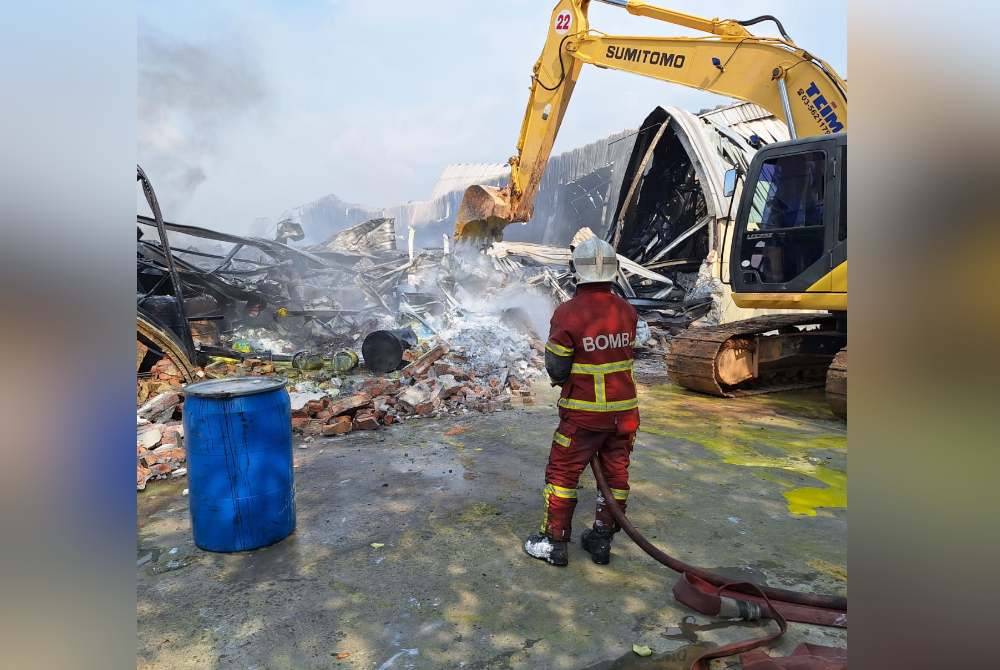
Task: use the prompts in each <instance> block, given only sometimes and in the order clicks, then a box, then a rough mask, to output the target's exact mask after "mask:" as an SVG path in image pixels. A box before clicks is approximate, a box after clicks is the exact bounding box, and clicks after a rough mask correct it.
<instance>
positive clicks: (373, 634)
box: [137, 384, 847, 670]
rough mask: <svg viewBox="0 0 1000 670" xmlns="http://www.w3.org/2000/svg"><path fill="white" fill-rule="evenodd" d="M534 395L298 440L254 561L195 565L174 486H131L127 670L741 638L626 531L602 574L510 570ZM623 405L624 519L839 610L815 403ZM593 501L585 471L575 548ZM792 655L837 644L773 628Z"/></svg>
mask: <svg viewBox="0 0 1000 670" xmlns="http://www.w3.org/2000/svg"><path fill="white" fill-rule="evenodd" d="M538 393H539V395H538V397H537V399H536V403H535V404H534V405H527V406H524V407H517V408H515V409H511V410H507V411H502V412H497V413H493V414H487V415H482V414H469V415H466V416H463V417H458V418H447V419H441V420H428V419H420V420H413V421H407V422H406V423H404V424H401V425H396V426H392V427H389V428H385V429H382V430H379V431H373V432H356V433H351V434H349V435H346V436H342V437H337V438H325V439H317V440H315V441H313V442H311V443H309V444H308V445H306V444H304V443H303V442H302V441H301V438H299V439H297V440H296V443H295V444H296V448H295V461H296V464H297V466H296V469H295V475H296V501H297V507H298V525H297V530H296V532H295V533H294V534H293V535H292V536H291V537H289V538H287V539H286V540H284V541H282V542H280V543H278V544H276V545H274V546H272V547H268V548H265V549H261V550H258V551H255V552H247V553H240V554H213V553H208V552H202V551H200V550H198V549H197V548H195V547H194V545H193V542H192V540H191V532H190V521H189V517H188V499H187V497H186V496H184V495H182V491H183V489H184V488H185V487H186V486H187V482H186V479H181V480H176V481H166V482H153V483H151V484H150V485H149V487H148V489H147V490H146V491H145V492H142V493H140V494H139V496H138V508H139V515H138V518H139V528H138V534H139V542H138V553H137V563H138V564H139V565H138V567H137V572H138V587H137V600H138V605H137V608H138V612H137V615H138V628H139V639H138V660H137V666H138V667H141V668H164V669H167V668H268V669H270V668H345V669H346V668H359V669H360V668H373V669H377V670H389V669H390V668H395V669H404V668H467V669H470V670H471V669H480V670H486V669H490V668H566V669H577V668H589V669H592V670H596V669H597V668H660V669H663V670H672V669H673V668H687V667H688V666H689V665H690V662H691V660H692V659H693V657H694V656H697V653H698V652H699V650H701V649H704V648H706V647H707V646H709V645H712V644H719V643H725V642H730V641H734V640H739V639H746V638H749V637H756V636H758V635H760V634H761V632H762V630H763V629H762V628H760V627H758V626H756V625H753V624H744V623H739V624H731V623H728V622H716V621H713V620H712V619H711V618H710V617H705V616H703V615H700V614H696V613H693V612H691V611H690V610H688V609H686V608H684V607H683V606H680V605H678V604H677V603H675V602H674V601H673V599H672V597H671V594H670V588H671V586H672V585H673V582H674V580H675V578H676V575H675V574H674V573H672V572H670V571H669V570H667V569H666V568H664V567H662V566H660V565H659V564H658V563H656V562H654V561H653V560H652V559H650V558H648V557H647V556H646V555H645V554H643V553H642V552H641V550H639V549H638V548H637V547H635V546H634V545H633V544H632V543H631V542H630V541H629V540H628V538H627V537H625V536H624V535H620V536H619V537H618V538H616V540H615V545H614V549H613V557H612V562H611V564H610V565H608V566H598V565H594V564H593V563H591V561H590V560H589V557H588V556H587V555H586V554H585V553H584V552H583V551H582V550H581V549H580V548H579V545H577V544H575V543H574V544H572V545H571V546H570V565H569V567H567V568H554V567H551V566H548V565H545V564H543V563H541V562H540V561H536V560H532V559H530V558H528V557H527V556H525V555H524V554H523V553H522V551H521V548H520V543H521V539H522V538H523V537H524V536H525V535H527V534H528V533H529V532H532V531H533V530H535V528H536V527H537V525H538V522H539V520H540V513H541V487H542V485H543V483H544V482H543V471H544V466H545V460H546V457H547V452H548V448H549V441H550V440H551V436H552V431H553V430H554V429H555V425H556V419H555V410H554V398H555V394H554V392H553V391H552V390H550V389H548V388H545V387H538ZM640 398H641V403H642V404H641V407H640V411H641V412H642V424H643V425H642V429H641V432H640V434H639V436H638V438H637V441H636V449H635V452H634V454H633V463H632V468H631V471H632V494H631V496H630V498H629V515H630V517H631V518H632V520H633V522H634V523H635V524H636V525H637V526H638V527H639V528H640V529H641V530H642V531H643V533H644V534H645V535H646V536H647V537H648V538H649V539H651V540H652V541H653V542H654V543H656V544H658V545H659V546H661V547H662V548H663V549H664V550H666V551H668V552H669V553H674V554H676V555H677V556H678V557H679V558H682V559H683V560H686V561H688V562H691V563H695V564H698V565H701V566H704V567H709V568H721V569H723V570H725V571H727V572H729V573H731V574H733V575H734V576H735V575H739V576H749V577H751V578H753V579H757V580H766V581H767V582H768V583H770V584H772V585H774V586H781V587H785V588H793V589H800V590H817V591H824V592H833V593H841V594H843V593H846V588H847V586H846V579H847V572H846V567H845V566H846V556H847V549H846V539H847V511H846V463H847V451H846V428H845V425H844V424H843V423H841V422H839V421H838V420H836V419H835V418H834V417H833V416H832V414H831V413H830V412H829V410H828V409H827V408H826V406H825V402H824V400H823V394H822V391H821V390H816V391H807V392H796V393H784V394H776V395H771V396H756V397H750V398H741V399H733V400H728V399H719V398H707V397H704V396H699V395H696V394H692V393H688V392H686V391H682V390H680V389H678V388H676V387H672V386H669V385H662V384H658V385H654V386H643V387H642V389H641V396H640ZM302 446H305V447H307V448H304V449H303V448H299V447H302ZM593 488H594V484H593V478H592V477H591V475H590V474H589V472H588V473H585V474H584V476H583V478H582V479H581V490H580V493H579V496H580V504H579V505H578V507H577V513H576V517H575V521H574V523H575V526H574V538H576V537H578V535H579V532H580V531H581V530H583V529H584V528H585V527H587V526H588V525H589V523H590V520H591V518H592V516H591V515H592V514H593V503H594V491H593ZM373 544H374V545H376V546H373ZM378 545H381V546H378ZM802 641H810V642H816V643H819V644H828V645H835V646H842V645H846V631H844V630H841V629H828V628H819V627H811V626H805V625H801V624H791V626H790V630H789V634H788V635H787V636H786V638H785V639H784V640H783V641H782V643H781V644H780V646H779V647H778V649H779V650H781V651H784V652H786V653H787V652H788V651H790V650H791V649H792V648H793V647H794V646H796V645H797V644H798V643H799V642H802ZM633 643H639V644H644V645H648V646H649V647H651V648H652V649H653V650H654V654H653V656H651V657H648V658H640V657H638V656H635V655H634V654H632V652H631V648H632V645H633ZM718 667H735V664H734V663H733V662H732V661H731V662H730V664H729V666H727V665H725V664H720V665H719V666H718Z"/></svg>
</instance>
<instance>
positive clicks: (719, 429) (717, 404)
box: [640, 384, 847, 516]
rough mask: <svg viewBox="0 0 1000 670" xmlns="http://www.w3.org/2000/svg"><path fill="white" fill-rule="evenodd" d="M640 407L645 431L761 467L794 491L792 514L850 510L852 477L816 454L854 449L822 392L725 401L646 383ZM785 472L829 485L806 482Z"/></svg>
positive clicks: (729, 460) (790, 502) (790, 498)
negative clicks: (849, 489) (848, 442)
mask: <svg viewBox="0 0 1000 670" xmlns="http://www.w3.org/2000/svg"><path fill="white" fill-rule="evenodd" d="M640 412H641V413H642V426H641V428H640V431H643V432H647V433H652V434H654V435H663V436H667V437H674V438H681V439H684V440H686V441H688V442H692V443H694V444H698V445H700V446H702V447H704V448H705V449H707V450H709V451H711V452H712V453H713V454H715V455H716V456H718V457H719V458H720V459H721V460H722V462H723V463H726V464H727V465H737V466H742V467H750V468H761V469H762V470H761V475H760V477H761V478H762V479H765V480H767V481H772V482H774V483H776V484H778V485H780V486H781V487H782V488H785V489H787V490H786V491H784V496H785V499H786V501H787V504H788V511H789V512H790V513H791V514H793V515H800V516H816V513H817V509H819V508H828V509H844V508H846V507H847V475H846V474H845V473H844V472H840V471H838V470H834V469H832V468H831V467H829V466H827V465H825V464H823V463H822V460H823V459H822V458H820V457H818V456H816V455H814V454H813V452H824V451H825V452H831V451H834V452H844V451H846V450H847V433H846V430H845V429H844V427H843V425H842V424H839V423H837V422H836V421H835V420H832V419H831V417H832V414H831V413H830V411H829V409H828V408H826V407H825V401H824V399H823V396H822V392H821V391H820V392H818V393H817V392H797V393H786V394H780V395H774V394H769V395H761V396H753V397H746V398H738V399H722V398H714V397H711V396H704V395H700V394H695V393H692V392H689V391H686V390H684V389H681V388H680V387H678V386H674V385H670V384H664V385H658V386H645V387H641V388H640ZM776 471H777V472H776ZM778 472H785V473H790V474H793V475H797V477H795V478H794V479H796V480H798V479H800V477H799V476H805V477H808V478H810V479H813V480H815V481H816V482H817V484H822V485H823V486H801V485H800V484H801V482H800V481H789V478H788V477H783V476H780V475H779V474H778Z"/></svg>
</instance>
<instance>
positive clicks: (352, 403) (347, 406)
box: [327, 392, 372, 416]
mask: <svg viewBox="0 0 1000 670" xmlns="http://www.w3.org/2000/svg"><path fill="white" fill-rule="evenodd" d="M371 400H372V397H371V396H370V395H369V394H368V393H365V392H361V393H355V394H354V395H350V396H347V397H346V398H341V399H340V400H338V401H336V402H334V403H332V404H331V405H330V406H329V407H328V408H327V409H328V410H329V412H330V415H331V416H340V415H341V414H347V413H348V412H350V411H352V410H356V409H359V408H361V407H364V406H365V405H367V404H368V403H370V402H371Z"/></svg>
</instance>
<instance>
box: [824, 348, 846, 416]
mask: <svg viewBox="0 0 1000 670" xmlns="http://www.w3.org/2000/svg"><path fill="white" fill-rule="evenodd" d="M826 401H827V402H828V403H830V409H832V410H833V413H834V414H836V415H837V416H839V417H841V418H843V419H846V418H847V349H846V348H844V349H841V350H840V351H839V352H837V355H836V356H834V357H833V362H832V363H830V369H829V370H828V371H827V373H826Z"/></svg>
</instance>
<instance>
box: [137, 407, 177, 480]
mask: <svg viewBox="0 0 1000 670" xmlns="http://www.w3.org/2000/svg"><path fill="white" fill-rule="evenodd" d="M180 404H181V395H180V393H178V392H177V391H175V390H168V391H164V392H162V393H159V394H158V395H156V396H154V397H152V398H150V399H149V400H148V401H146V402H145V403H143V404H142V405H141V406H140V407H139V408H138V409H137V410H136V429H135V458H136V472H135V487H136V489H137V490H139V491H142V490H143V489H145V488H146V482H148V481H149V480H150V479H165V478H167V477H171V476H172V477H181V476H183V475H185V474H187V469H186V468H185V467H184V463H185V462H186V461H187V456H186V455H185V453H184V446H183V444H182V440H183V437H184V425H183V424H182V423H181V422H180V421H179V420H178V418H175V417H177V416H178V415H179V413H180Z"/></svg>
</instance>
